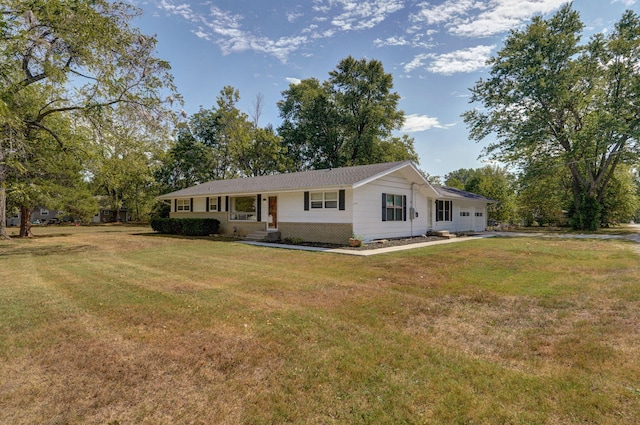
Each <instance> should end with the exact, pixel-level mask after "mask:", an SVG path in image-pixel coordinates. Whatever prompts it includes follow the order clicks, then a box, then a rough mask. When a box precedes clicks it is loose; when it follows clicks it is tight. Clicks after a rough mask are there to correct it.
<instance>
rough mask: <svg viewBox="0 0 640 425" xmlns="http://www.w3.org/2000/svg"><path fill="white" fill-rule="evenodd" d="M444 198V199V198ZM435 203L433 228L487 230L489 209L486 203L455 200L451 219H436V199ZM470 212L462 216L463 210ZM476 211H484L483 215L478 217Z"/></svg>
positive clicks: (457, 230)
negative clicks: (487, 209)
mask: <svg viewBox="0 0 640 425" xmlns="http://www.w3.org/2000/svg"><path fill="white" fill-rule="evenodd" d="M443 200H444V199H443ZM432 204H433V209H434V213H433V230H448V231H449V232H452V233H455V232H470V231H473V232H483V231H484V230H486V227H487V226H486V218H487V211H486V206H485V205H484V203H479V202H469V201H460V200H453V216H452V220H451V221H436V219H435V201H432ZM463 211H464V212H468V213H469V216H461V214H460V213H461V212H463ZM476 212H482V217H476V216H475V214H476Z"/></svg>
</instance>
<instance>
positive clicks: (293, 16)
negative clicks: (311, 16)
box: [287, 12, 304, 23]
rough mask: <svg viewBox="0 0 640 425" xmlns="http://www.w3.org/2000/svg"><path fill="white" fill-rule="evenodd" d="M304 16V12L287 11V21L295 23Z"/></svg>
mask: <svg viewBox="0 0 640 425" xmlns="http://www.w3.org/2000/svg"><path fill="white" fill-rule="evenodd" d="M302 16H304V15H303V14H302V13H294V12H287V21H289V22H291V23H294V22H295V21H297V20H298V18H301V17H302Z"/></svg>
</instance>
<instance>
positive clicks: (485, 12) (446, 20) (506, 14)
mask: <svg viewBox="0 0 640 425" xmlns="http://www.w3.org/2000/svg"><path fill="white" fill-rule="evenodd" d="M621 1H631V0H621ZM564 3H566V0H492V1H489V2H486V1H478V0H447V1H445V2H444V3H442V4H439V5H435V6H434V5H432V4H430V3H426V2H425V3H420V4H418V6H419V7H420V8H421V9H420V11H418V12H417V13H415V14H412V15H411V19H412V21H414V22H423V23H425V24H427V25H443V26H445V27H446V28H448V31H449V32H450V33H452V34H455V35H459V36H464V37H487V36H491V35H495V34H500V33H503V32H505V31H508V30H510V29H512V28H514V27H517V26H519V25H522V24H523V23H524V22H526V21H527V20H529V19H531V17H533V16H534V15H537V14H546V13H549V12H552V11H554V10H556V9H558V8H559V7H560V6H562V5H563V4H564Z"/></svg>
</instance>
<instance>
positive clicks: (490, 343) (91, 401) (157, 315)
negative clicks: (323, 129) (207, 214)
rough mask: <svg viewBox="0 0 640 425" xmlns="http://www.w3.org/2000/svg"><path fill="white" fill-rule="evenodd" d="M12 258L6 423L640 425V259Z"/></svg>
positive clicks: (15, 254)
mask: <svg viewBox="0 0 640 425" xmlns="http://www.w3.org/2000/svg"><path fill="white" fill-rule="evenodd" d="M34 233H35V234H36V235H37V237H35V238H33V239H31V240H17V239H14V240H12V241H9V242H0V377H2V378H1V379H0V423H2V424H111V425H116V424H120V425H124V424H182V423H184V424H281V423H295V424H365V423H367V424H578V423H579V424H585V423H592V424H637V423H640V250H639V246H638V245H637V244H633V243H631V242H624V241H620V240H616V241H600V240H597V241H596V240H569V239H567V240H564V239H556V238H554V239H543V238H532V237H528V238H491V239H482V240H472V241H466V242H463V243H456V244H448V245H439V246H433V247H428V248H423V249H416V250H410V251H404V252H400V253H396V254H385V255H379V256H373V257H366V258H364V257H351V256H341V255H337V254H327V253H312V252H299V251H289V250H279V249H273V248H261V247H254V246H248V245H244V244H239V243H235V242H224V241H216V240H215V239H213V238H202V239H197V238H194V239H186V238H176V237H165V236H159V235H154V234H152V233H151V232H150V230H149V229H148V228H135V227H127V226H105V227H77V228H76V227H48V228H36V229H34Z"/></svg>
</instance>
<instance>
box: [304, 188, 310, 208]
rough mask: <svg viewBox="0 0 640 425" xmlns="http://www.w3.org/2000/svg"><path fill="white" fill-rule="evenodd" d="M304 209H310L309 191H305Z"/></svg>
mask: <svg viewBox="0 0 640 425" xmlns="http://www.w3.org/2000/svg"><path fill="white" fill-rule="evenodd" d="M304 210H305V211H309V192H305V193H304Z"/></svg>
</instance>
